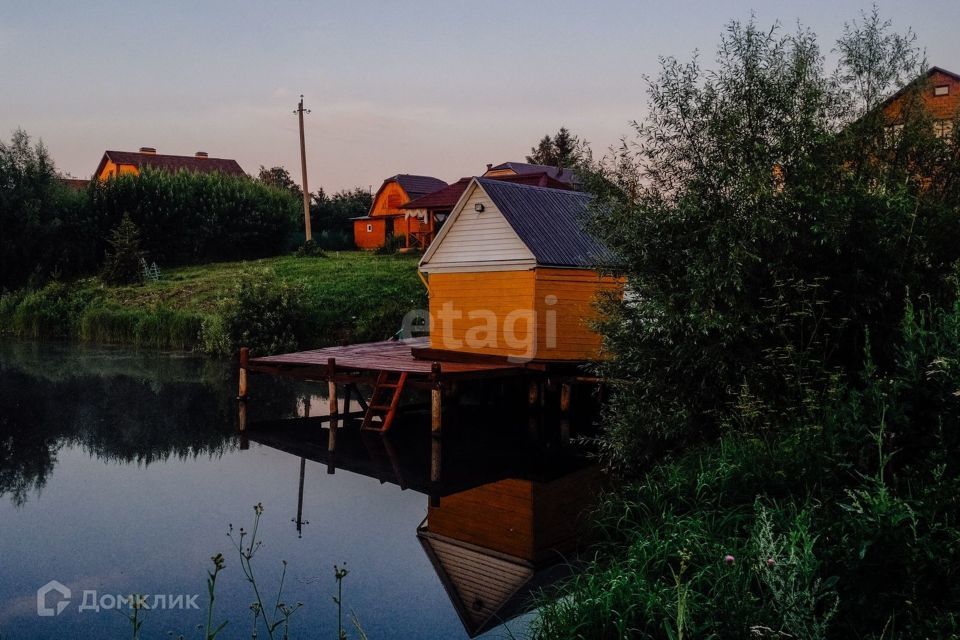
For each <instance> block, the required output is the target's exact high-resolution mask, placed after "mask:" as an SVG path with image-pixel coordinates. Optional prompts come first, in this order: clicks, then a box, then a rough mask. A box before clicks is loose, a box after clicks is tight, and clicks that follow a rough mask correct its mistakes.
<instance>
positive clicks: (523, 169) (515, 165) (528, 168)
mask: <svg viewBox="0 0 960 640" xmlns="http://www.w3.org/2000/svg"><path fill="white" fill-rule="evenodd" d="M503 169H510V170H511V171H513V172H514V173H516V174H517V175H524V174H528V173H545V174H547V175H548V176H550V177H551V178H553V179H554V180H559V181H560V182H566V183H568V184H570V183H573V182H576V181H577V174H575V173H574V172H573V171H571V170H570V169H569V168H564V167H553V166H550V165H548V164H528V163H526V162H504V163H502V164H498V165H497V166H495V167H490V168H489V169H487V171H499V170H503Z"/></svg>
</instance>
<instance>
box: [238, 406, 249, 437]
mask: <svg viewBox="0 0 960 640" xmlns="http://www.w3.org/2000/svg"><path fill="white" fill-rule="evenodd" d="M237 429H238V430H239V431H240V433H244V432H245V431H246V430H247V402H246V400H244V399H243V398H241V399H240V402H238V403H237Z"/></svg>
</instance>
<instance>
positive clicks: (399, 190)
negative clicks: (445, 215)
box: [353, 173, 447, 249]
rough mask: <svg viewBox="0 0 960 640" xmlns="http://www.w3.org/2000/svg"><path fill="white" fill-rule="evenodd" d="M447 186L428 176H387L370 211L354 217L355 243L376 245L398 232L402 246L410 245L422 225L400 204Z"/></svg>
mask: <svg viewBox="0 0 960 640" xmlns="http://www.w3.org/2000/svg"><path fill="white" fill-rule="evenodd" d="M446 186H447V183H446V182H444V181H443V180H439V179H437V178H433V177H430V176H415V175H410V174H406V173H401V174H398V175H395V176H391V177H389V178H387V179H386V180H384V181H383V184H382V185H380V188H379V189H378V190H377V193H376V195H375V196H374V197H373V204H372V205H371V206H370V212H369V213H368V214H367V215H365V216H361V217H358V218H354V219H353V241H354V244H356V245H357V248H359V249H377V248H379V247H382V246H384V245H385V244H386V243H387V241H388V240H389V239H390V238H393V237H395V236H401V237H403V239H404V240H403V242H404V246H405V247H410V238H411V235H412V234H419V233H422V232H423V225H422V224H421V222H420V220H418V219H417V218H416V217H415V216H411V215H410V214H409V212H408V211H407V210H405V209H403V205H405V204H407V203H408V202H410V201H411V200H414V199H416V198H421V197H423V196H426V195H428V194H431V193H434V192H435V191H439V190H440V189H443V188H444V187H446Z"/></svg>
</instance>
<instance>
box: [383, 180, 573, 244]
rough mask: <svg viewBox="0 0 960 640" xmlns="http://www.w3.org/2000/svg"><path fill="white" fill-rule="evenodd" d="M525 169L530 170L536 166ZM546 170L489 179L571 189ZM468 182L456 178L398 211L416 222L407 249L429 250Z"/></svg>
mask: <svg viewBox="0 0 960 640" xmlns="http://www.w3.org/2000/svg"><path fill="white" fill-rule="evenodd" d="M527 166H528V167H533V166H539V165H527ZM547 169H551V171H541V172H539V173H537V172H532V171H530V172H524V173H500V174H497V175H494V176H491V178H492V179H493V180H501V181H506V182H515V183H517V184H526V185H531V186H534V187H550V188H551V189H567V190H569V189H573V185H572V183H570V182H565V181H562V180H558V179H556V178H554V177H552V175H551V174H552V173H553V172H555V171H556V168H555V167H554V168H551V167H547ZM568 174H569V172H568ZM472 179H473V178H471V177H469V176H468V177H466V178H460V179H459V180H457V181H456V182H454V183H452V184H450V185H448V186H446V187H444V188H443V189H440V190H439V191H434V192H433V193H430V194H427V195H425V196H422V197H420V198H416V199H414V200H411V201H410V202H408V203H406V204H405V205H403V206H402V207H401V208H402V209H404V210H405V211H406V212H407V215H408V216H409V217H410V218H411V219H414V220H416V226H415V230H414V231H412V232H411V233H410V234H409V235H408V239H409V243H408V244H407V247H408V248H410V249H416V250H419V251H425V250H426V249H427V247H429V246H430V243H431V242H433V239H434V238H435V237H436V235H437V232H438V231H439V230H440V227H441V226H442V225H443V223H444V221H445V220H446V219H447V217H448V216H449V215H450V212H451V211H453V208H454V206H456V204H457V201H458V200H460V196H462V195H463V192H464V191H465V190H466V188H467V185H469V184H470V181H471V180H472Z"/></svg>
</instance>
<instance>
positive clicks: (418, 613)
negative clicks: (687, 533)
mask: <svg viewBox="0 0 960 640" xmlns="http://www.w3.org/2000/svg"><path fill="white" fill-rule="evenodd" d="M318 387H320V386H319V385H314V386H310V385H303V384H291V383H289V382H287V381H283V380H276V379H272V378H258V379H257V384H256V387H255V391H256V393H255V395H254V397H253V399H252V400H251V402H250V405H249V407H248V408H247V409H248V411H249V416H248V428H247V429H246V430H245V431H244V432H243V434H240V433H238V428H239V424H238V420H239V418H238V411H237V403H236V400H235V397H234V396H235V393H236V379H235V371H234V367H233V366H232V365H231V364H230V363H228V362H217V361H211V360H207V359H204V358H200V357H193V356H185V355H182V354H158V353H151V352H135V351H129V350H124V349H105V348H92V347H91V348H87V347H82V346H76V345H65V344H64V345H58V344H42V345H41V344H35V343H29V342H19V341H2V340H0V498H2V500H0V523H2V524H0V576H2V577H0V634H2V635H3V637H7V633H8V632H12V633H14V635H13V637H23V638H32V637H81V636H84V635H86V636H87V637H92V636H91V635H90V634H93V635H96V636H97V637H118V636H121V635H122V633H123V630H122V627H123V625H122V622H123V621H122V619H121V618H120V616H116V615H115V614H113V615H103V616H101V617H90V616H81V615H77V613H76V612H75V611H74V612H73V613H72V614H71V613H70V612H69V611H68V612H67V613H65V614H64V616H61V617H58V618H56V619H50V618H38V617H36V615H35V611H33V610H32V608H33V606H34V604H33V603H34V601H35V590H36V588H37V587H38V586H40V585H41V584H43V583H45V582H47V581H48V580H50V579H58V580H61V581H63V582H64V583H65V584H69V585H70V586H71V588H74V589H75V590H76V591H77V592H78V593H79V591H80V590H82V589H87V588H91V589H100V590H102V591H104V592H106V591H107V590H112V591H114V592H118V593H125V592H130V591H133V590H138V591H139V590H144V591H151V592H155V593H163V592H165V590H166V591H168V592H177V593H179V592H181V590H182V591H184V592H187V593H193V592H202V589H203V577H204V573H203V572H204V569H205V566H206V565H205V563H206V562H207V559H208V558H209V557H210V555H212V554H213V553H216V552H217V551H228V549H227V548H226V545H225V539H224V537H223V533H224V531H225V527H226V524H227V523H229V522H231V521H234V522H236V520H235V519H237V518H239V517H241V516H242V515H243V514H246V513H247V511H248V509H249V506H250V505H252V504H254V503H256V502H259V501H263V502H264V504H265V505H266V506H267V509H268V518H269V520H268V521H265V524H264V526H265V527H266V529H265V535H266V536H267V539H268V541H269V543H270V546H269V548H268V549H267V554H268V555H267V558H269V561H270V562H272V563H274V565H275V566H279V563H280V560H289V561H290V568H291V576H290V579H291V582H290V584H291V590H292V591H293V592H296V596H297V598H298V599H302V600H304V601H305V602H308V603H310V607H309V609H308V612H307V613H305V614H304V616H303V618H301V619H300V620H298V621H297V622H296V625H297V626H296V633H295V634H294V635H293V636H292V637H313V636H315V635H326V634H332V633H333V630H332V629H331V625H333V624H334V622H335V618H333V617H332V616H331V615H330V614H331V611H330V610H329V606H330V605H329V603H330V594H331V591H330V589H331V588H332V585H331V584H330V583H331V582H332V579H331V578H330V577H329V576H327V569H328V568H330V567H332V566H333V564H334V563H335V562H341V561H344V560H346V561H348V562H349V564H350V566H351V568H352V572H351V576H350V578H349V579H348V587H347V588H348V593H349V598H350V602H351V608H353V607H355V608H356V611H357V612H358V615H359V616H360V618H361V620H362V621H363V622H364V628H365V630H366V631H367V633H368V634H369V636H370V637H377V638H390V637H442V638H457V637H465V636H474V635H477V634H482V633H485V632H490V633H491V634H492V635H496V634H500V633H501V632H500V631H491V629H493V627H495V626H496V625H497V624H499V622H500V621H502V620H507V619H509V618H511V617H513V616H514V615H516V614H518V613H520V612H522V611H524V610H526V609H528V608H529V605H530V598H529V596H530V594H531V593H532V592H533V591H535V590H536V589H537V588H538V587H540V586H542V585H545V584H549V583H550V582H551V581H552V580H554V579H555V578H556V577H557V576H558V575H562V574H563V573H564V572H565V571H566V570H567V568H568V565H567V562H566V561H567V559H569V558H570V557H571V554H572V552H573V551H574V548H575V546H576V541H577V535H576V534H577V528H576V526H575V525H576V524H577V523H578V515H579V514H580V513H581V512H582V510H583V509H584V507H585V506H587V504H588V503H589V501H590V499H591V498H592V496H593V495H594V493H595V491H596V486H597V484H598V478H597V471H596V469H595V468H594V467H592V466H590V465H589V464H586V463H585V461H584V460H583V458H582V457H580V456H579V455H578V454H577V453H576V451H574V450H573V449H571V448H570V447H569V446H567V444H566V443H567V442H568V441H569V438H570V437H571V435H573V436H575V435H576V431H575V429H574V430H573V432H572V434H571V430H570V426H569V425H565V427H564V429H563V430H562V431H561V429H560V428H551V427H545V426H544V425H542V424H540V423H537V422H536V421H534V422H531V423H530V424H529V425H528V424H527V422H526V418H521V420H520V423H519V424H513V423H511V422H509V421H508V420H506V419H505V418H504V415H502V414H501V415H497V414H496V412H493V413H492V414H490V413H488V414H486V415H485V414H484V412H482V411H480V410H479V409H477V408H468V409H466V410H465V411H464V412H463V413H462V415H460V416H456V417H455V419H454V420H453V421H452V422H451V423H450V424H451V425H454V426H452V427H451V428H448V429H445V435H444V438H443V440H442V441H438V440H436V439H433V438H431V437H430V434H429V416H428V415H427V413H423V414H419V415H418V414H415V413H414V414H411V415H408V416H405V417H404V418H403V419H402V420H401V421H400V422H399V423H398V424H397V428H396V429H395V430H394V431H393V432H392V433H391V434H390V435H389V437H386V438H384V437H381V436H380V435H378V434H370V433H360V432H359V430H358V429H357V428H356V427H357V425H356V424H346V425H342V426H341V428H340V430H339V434H338V436H337V446H336V452H335V453H331V452H329V451H328V448H329V437H328V433H329V429H328V428H327V424H328V423H326V422H323V414H324V413H326V411H327V410H328V403H327V402H326V399H325V398H324V397H323V393H322V392H323V391H325V389H323V388H322V387H320V388H319V389H318ZM316 391H319V392H320V393H317V392H316ZM355 408H357V407H351V409H355ZM344 410H346V408H345V409H344ZM311 416H312V417H311ZM267 417H269V418H270V420H269V421H267V420H265V418H267ZM318 465H319V466H318ZM331 473H332V474H333V475H330V474H331ZM311 522H312V523H313V524H311ZM264 562H265V565H266V566H269V563H268V562H267V559H266V558H265V561H264ZM225 580H226V581H225V582H224V587H223V588H224V592H223V594H221V595H222V598H218V602H221V603H222V606H223V615H224V617H227V618H230V619H232V620H236V621H238V624H239V621H241V620H244V616H245V615H246V614H247V605H248V601H247V598H248V596H247V589H248V585H246V584H245V583H244V582H243V581H242V580H241V579H240V576H237V575H234V574H229V575H227V577H226V579H225ZM324 605H326V607H325V606H324ZM194 622H199V620H197V621H192V620H185V619H183V618H182V614H181V613H180V612H171V613H170V614H169V615H168V616H167V617H163V614H161V613H160V612H152V613H151V619H150V621H149V623H148V626H149V627H150V628H151V630H152V631H151V633H150V634H148V635H149V636H150V637H162V636H164V634H165V633H166V631H167V630H173V631H175V632H177V633H180V632H182V631H183V630H185V629H189V628H192V625H193V624H194Z"/></svg>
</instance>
